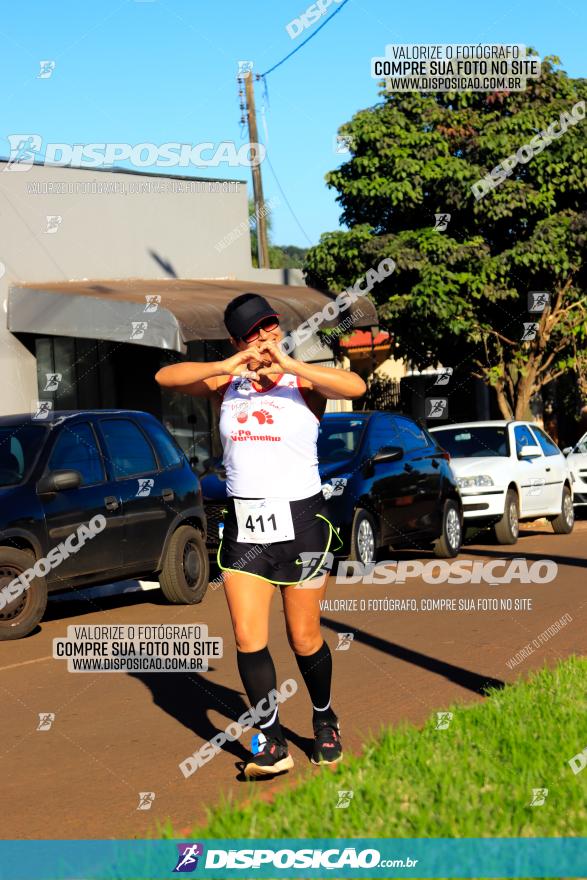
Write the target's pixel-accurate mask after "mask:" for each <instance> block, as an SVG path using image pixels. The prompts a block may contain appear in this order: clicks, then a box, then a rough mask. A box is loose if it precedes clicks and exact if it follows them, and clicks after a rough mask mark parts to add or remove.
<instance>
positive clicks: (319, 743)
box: [312, 719, 342, 764]
mask: <svg viewBox="0 0 587 880" xmlns="http://www.w3.org/2000/svg"><path fill="white" fill-rule="evenodd" d="M341 760H342V743H341V741H340V727H339V726H338V721H337V720H336V719H334V720H332V721H315V722H314V750H313V752H312V764H337V763H338V762H339V761H341Z"/></svg>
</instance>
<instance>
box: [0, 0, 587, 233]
mask: <svg viewBox="0 0 587 880" xmlns="http://www.w3.org/2000/svg"><path fill="white" fill-rule="evenodd" d="M309 5H310V3H309V2H307V0H280V2H268V0H256V2H254V3H243V2H241V0H224V2H221V3H216V4H214V3H211V2H207V0H151V2H139V0H122V2H119V0H101V2H90V3H80V2H79V0H61V2H58V3H49V2H47V0H29V2H27V3H21V4H8V5H5V7H4V13H3V16H2V22H1V23H0V37H1V41H2V53H1V55H0V75H1V81H2V84H3V86H2V114H1V118H2V131H1V132H0V134H1V136H2V140H1V146H0V154H1V155H3V156H6V155H8V153H9V146H8V141H7V140H6V136H7V134H12V133H19V134H20V133H25V132H26V133H38V134H40V135H42V137H43V141H44V142H45V143H49V142H62V143H78V144H79V143H104V142H115V143H130V144H138V143H142V142H152V143H155V144H162V143H166V142H170V141H173V142H181V143H198V142H201V141H214V142H221V141H235V142H237V143H240V140H241V131H240V126H239V109H238V101H237V85H236V64H237V61H239V60H252V61H253V62H254V64H255V70H256V71H257V72H259V73H262V72H264V71H265V70H266V69H268V68H269V67H271V66H272V65H273V64H274V63H275V62H277V61H279V60H280V59H281V58H283V57H284V56H285V55H286V54H287V53H288V52H290V51H291V50H292V49H293V48H295V47H296V46H298V45H299V43H300V42H302V40H303V39H304V38H305V37H306V36H308V35H309V34H311V33H313V31H314V30H315V29H316V28H317V27H318V26H319V24H320V23H321V22H323V21H324V18H322V19H321V20H320V22H318V23H316V24H314V25H313V26H312V27H310V28H308V29H307V30H306V31H304V33H303V34H302V35H301V36H299V37H298V38H297V39H295V40H292V39H291V38H290V36H289V35H288V33H287V31H286V25H287V24H288V23H289V22H290V21H291V20H292V19H294V18H296V17H297V16H299V15H300V14H301V13H302V12H303V11H304V10H305V9H306V8H307V7H308V6H309ZM337 8H338V7H337V5H336V3H333V4H332V5H331V6H330V8H329V9H328V10H327V16H328V15H331V14H332V12H333V11H334V10H336V9H337ZM586 21H587V4H586V3H585V0H564V2H559V0H538V2H536V0H513V2H505V0H492V2H491V3H486V4H481V3H475V2H471V0H446V2H444V3H442V2H434V0H420V2H408V3H405V2H399V0H395V2H389V0H387V2H386V0H349V2H348V3H347V4H346V6H345V7H344V8H343V9H342V10H341V11H340V13H339V14H337V15H336V16H335V17H334V19H333V21H332V22H330V23H329V24H327V25H326V27H325V28H323V29H322V31H321V32H320V33H319V34H318V35H317V36H316V37H315V38H314V39H313V40H311V41H310V43H308V45H307V46H305V47H304V48H302V49H301V50H300V51H299V52H298V53H297V54H296V55H295V56H293V57H292V58H291V59H290V60H289V61H287V62H286V63H285V64H284V65H283V66H282V67H280V68H279V69H278V70H276V71H275V72H274V73H273V74H272V75H271V76H270V77H269V78H268V88H269V106H268V107H266V110H265V119H266V130H267V133H268V141H267V145H268V149H269V154H270V157H271V161H272V164H273V167H274V169H275V171H276V173H277V175H278V177H279V179H280V182H281V184H282V186H283V188H284V191H285V193H286V195H287V197H288V199H289V201H290V203H291V205H292V207H293V209H294V211H295V213H296V215H297V216H298V218H299V221H300V224H301V226H302V227H303V229H304V230H305V233H306V234H307V236H308V238H309V239H310V241H311V242H312V243H315V242H317V241H318V238H319V236H320V234H321V233H322V232H325V231H327V230H332V229H336V228H337V227H338V226H339V213H340V212H339V208H338V206H337V204H336V202H335V193H334V192H333V191H331V190H328V189H327V188H326V186H325V183H324V175H325V173H326V172H327V171H328V170H330V169H331V168H333V167H335V166H336V165H337V164H339V163H340V162H341V161H343V160H344V157H341V156H337V155H336V154H335V152H334V148H333V139H334V137H335V135H336V132H337V128H338V127H339V126H340V125H341V124H342V123H344V122H345V121H347V120H349V119H350V118H351V117H352V115H353V114H354V113H355V112H356V111H358V110H360V109H362V108H364V107H368V106H371V105H373V104H374V103H376V102H377V100H378V98H377V85H376V81H375V80H373V79H371V77H370V59H371V57H372V56H374V55H383V54H384V47H385V45H386V44H387V43H392V42H393V43H478V42H482V43H492V42H493V43H496V42H500V43H525V44H526V45H532V46H534V47H535V48H536V49H537V50H538V52H539V53H540V55H541V56H544V55H548V54H555V55H559V56H560V57H561V59H562V61H563V66H564V68H565V69H566V70H567V72H568V74H569V75H570V76H574V77H577V76H585V75H586V66H587V63H586V53H585V38H586V36H587V27H586V26H585V25H586ZM47 59H52V60H55V62H56V69H55V72H54V73H53V75H52V77H51V78H50V79H38V78H37V73H38V71H39V61H40V60H47ZM256 95H257V108H258V110H259V111H261V110H262V108H263V92H262V88H261V87H260V85H257V91H256ZM259 120H260V122H261V113H259ZM261 138H262V139H265V128H264V126H263V124H262V122H261ZM151 170H157V169H151ZM171 173H175V172H174V171H172V172H171ZM177 173H184V174H190V175H194V176H210V177H220V178H241V179H242V178H247V179H250V178H249V171H248V169H242V168H229V167H227V166H225V165H224V166H220V167H219V168H216V169H204V170H202V169H197V168H191V169H188V170H182V171H180V170H179V169H178V170H177ZM263 176H264V186H265V196H266V198H272V197H277V198H279V200H280V203H281V204H280V205H279V206H278V207H277V209H276V210H275V211H274V215H273V241H274V242H275V243H277V244H298V245H306V244H307V243H308V242H307V239H306V237H305V235H304V234H303V233H302V231H301V230H300V228H299V227H298V225H297V224H296V222H295V220H294V219H293V217H292V216H291V214H290V212H289V210H288V209H287V207H286V205H285V203H284V201H283V198H282V197H281V195H280V194H279V193H278V190H277V186H276V183H275V179H274V177H273V174H272V173H271V171H270V169H269V168H268V167H267V165H266V163H265V164H264V165H263Z"/></svg>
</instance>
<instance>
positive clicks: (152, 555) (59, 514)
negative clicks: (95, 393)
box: [0, 409, 209, 639]
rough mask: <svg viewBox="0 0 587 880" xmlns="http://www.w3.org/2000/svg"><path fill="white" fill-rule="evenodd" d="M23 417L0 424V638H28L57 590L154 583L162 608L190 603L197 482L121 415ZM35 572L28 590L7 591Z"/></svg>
mask: <svg viewBox="0 0 587 880" xmlns="http://www.w3.org/2000/svg"><path fill="white" fill-rule="evenodd" d="M35 416H36V414H35ZM35 416H33V415H31V414H24V415H14V416H3V417H0V639H16V638H20V637H21V636H25V635H27V634H28V633H30V632H31V631H32V630H33V629H34V628H35V627H36V625H37V624H38V623H39V621H40V620H41V619H42V617H43V614H44V612H45V607H46V605H47V594H48V593H50V592H54V591H57V590H63V589H65V588H67V587H80V586H84V587H85V586H89V585H97V584H104V583H112V582H113V581H119V580H124V579H126V578H140V577H149V576H151V577H152V576H155V577H156V576H159V582H160V584H161V589H162V590H163V593H164V595H165V596H166V598H167V599H168V600H169V601H170V602H173V603H176V604H193V603H196V602H201V601H202V599H203V597H204V595H205V592H206V589H207V586H208V579H209V563H208V554H207V551H206V545H205V538H206V516H205V513H204V508H203V504H202V493H201V489H200V483H199V479H198V477H197V475H196V474H195V473H194V471H193V470H192V468H191V466H190V464H189V462H188V460H187V458H186V456H185V454H184V452H183V451H182V449H181V448H180V447H179V446H178V445H177V443H176V442H175V440H174V439H173V437H172V436H171V435H170V434H169V432H168V431H167V430H166V429H165V428H164V427H163V425H161V423H160V422H159V421H158V420H157V419H156V418H155V417H154V416H152V415H150V414H148V413H146V412H137V411H133V410H118V409H116V410H114V409H112V410H109V409H108V410H96V411H89V412H81V411H55V412H53V413H49V416H48V418H47V419H46V420H43V419H40V418H37V417H35ZM102 518H103V519H102ZM89 523H95V524H99V525H100V527H101V529H100V531H99V532H96V533H92V535H89V536H88V534H87V532H88V524H89ZM96 527H97V526H96ZM74 536H75V537H74ZM58 547H59V550H57V548H58ZM64 547H66V548H67V549H66V550H64V549H63V548H64ZM76 547H77V548H78V549H77V550H76V549H75V548H76ZM41 560H44V561H43V562H41ZM35 563H38V565H37V568H38V571H37V572H36V573H35V574H34V575H33V576H32V579H31V580H30V584H29V586H28V588H27V589H21V591H20V595H15V594H16V593H17V592H18V587H17V586H13V587H12V588H11V590H8V591H7V586H8V584H10V583H11V582H13V581H14V580H15V579H17V578H18V577H19V575H22V574H23V573H24V572H30V570H31V569H32V567H33V566H34V565H35ZM26 580H27V578H26V577H25V579H24V581H26ZM19 583H20V584H21V585H22V583H23V581H20V582H19ZM12 596H14V598H11V597H12Z"/></svg>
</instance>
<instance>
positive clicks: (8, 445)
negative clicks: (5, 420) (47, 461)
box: [0, 422, 47, 486]
mask: <svg viewBox="0 0 587 880" xmlns="http://www.w3.org/2000/svg"><path fill="white" fill-rule="evenodd" d="M46 434H47V427H46V426H45V425H40V424H38V423H37V424H31V423H30V422H27V423H23V424H22V425H18V424H16V425H3V426H2V427H0V486H16V485H17V483H20V482H21V481H22V480H23V479H24V478H25V477H26V476H27V475H28V472H29V471H30V469H31V467H32V464H33V462H34V461H35V458H36V457H37V453H38V451H39V449H40V447H41V445H42V444H43V442H44V440H45V437H46Z"/></svg>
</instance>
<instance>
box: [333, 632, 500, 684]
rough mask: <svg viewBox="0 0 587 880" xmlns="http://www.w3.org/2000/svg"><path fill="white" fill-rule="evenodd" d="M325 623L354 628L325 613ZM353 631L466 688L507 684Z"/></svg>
mask: <svg viewBox="0 0 587 880" xmlns="http://www.w3.org/2000/svg"><path fill="white" fill-rule="evenodd" d="M322 625H323V626H327V627H328V629H331V630H333V631H334V632H337V633H339V632H349V630H351V629H352V627H349V624H348V622H347V623H337V621H336V620H330V619H329V618H325V617H322ZM352 631H353V633H354V641H355V642H360V643H361V644H363V645H369V647H370V648H375V649H376V650H377V651H382V652H383V653H384V654H389V655H390V657H396V658H397V659H398V660H404V661H405V662H406V663H411V664H412V665H413V666H419V667H420V668H421V669H426V670H427V671H428V672H433V673H434V674H435V675H442V676H443V677H444V678H447V679H448V680H449V681H452V682H454V683H455V684H458V685H460V686H461V687H464V688H467V690H470V691H473V693H475V694H481V696H485V693H486V690H487V688H490V687H492V688H500V689H501V688H504V687H505V682H503V681H501V680H500V679H498V678H489V677H488V676H485V675H478V673H476V672H471V671H470V670H469V669H463V667H462V666H454V665H453V664H452V663H446V662H445V661H444V660H437V659H436V658H435V657H430V656H428V654H422V653H420V651H413V650H412V649H411V648H404V647H403V646H402V645H397V644H395V642H388V641H387V639H382V638H381V637H380V636H375V635H373V634H372V633H369V632H365V630H362V629H355V630H352Z"/></svg>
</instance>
